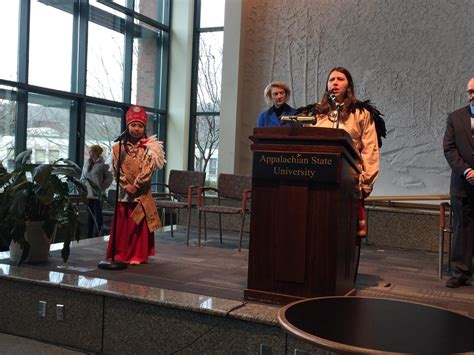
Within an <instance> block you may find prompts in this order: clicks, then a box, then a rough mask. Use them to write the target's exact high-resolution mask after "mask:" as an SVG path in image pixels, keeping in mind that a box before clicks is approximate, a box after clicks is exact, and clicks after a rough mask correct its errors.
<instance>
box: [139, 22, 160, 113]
mask: <svg viewBox="0 0 474 355" xmlns="http://www.w3.org/2000/svg"><path fill="white" fill-rule="evenodd" d="M139 23H140V22H139ZM134 33H135V38H134V39H133V59H132V63H133V68H132V103H136V104H139V105H143V106H148V107H154V106H155V102H157V103H159V100H155V97H156V90H155V89H156V88H158V87H159V86H160V82H161V79H160V77H161V74H162V68H161V63H162V55H163V53H162V51H161V50H160V49H161V45H162V43H161V31H159V30H157V29H155V28H153V27H151V26H149V25H147V24H145V23H143V22H141V23H140V24H139V25H138V24H137V25H135V31H134ZM159 108H161V107H159Z"/></svg>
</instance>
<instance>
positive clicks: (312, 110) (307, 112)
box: [296, 104, 317, 116]
mask: <svg viewBox="0 0 474 355" xmlns="http://www.w3.org/2000/svg"><path fill="white" fill-rule="evenodd" d="M296 114H297V115H299V116H316V114H317V112H316V104H310V105H307V106H302V107H298V108H297V109H296Z"/></svg>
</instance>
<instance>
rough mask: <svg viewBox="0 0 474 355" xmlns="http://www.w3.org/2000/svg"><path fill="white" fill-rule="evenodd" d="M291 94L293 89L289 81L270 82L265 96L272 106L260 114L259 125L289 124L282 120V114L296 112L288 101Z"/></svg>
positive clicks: (286, 114) (276, 125)
mask: <svg viewBox="0 0 474 355" xmlns="http://www.w3.org/2000/svg"><path fill="white" fill-rule="evenodd" d="M290 95H291V90H290V87H289V86H288V84H287V83H285V82H283V81H272V82H271V83H270V84H268V85H267V86H266V88H265V90H264V91H263V96H264V99H265V102H266V103H267V105H268V106H271V107H270V108H269V109H268V110H266V111H263V112H261V113H260V114H259V115H258V120H257V127H259V128H261V127H279V126H286V125H289V123H285V122H282V121H281V116H291V115H294V114H296V109H294V108H293V107H291V106H290V105H288V104H287V103H286V102H287V101H288V99H289V98H290Z"/></svg>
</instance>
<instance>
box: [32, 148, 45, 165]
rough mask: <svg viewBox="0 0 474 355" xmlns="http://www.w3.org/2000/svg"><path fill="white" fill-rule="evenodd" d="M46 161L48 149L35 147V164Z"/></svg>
mask: <svg viewBox="0 0 474 355" xmlns="http://www.w3.org/2000/svg"><path fill="white" fill-rule="evenodd" d="M45 162H46V149H35V150H34V152H33V161H32V163H33V164H44V163H45Z"/></svg>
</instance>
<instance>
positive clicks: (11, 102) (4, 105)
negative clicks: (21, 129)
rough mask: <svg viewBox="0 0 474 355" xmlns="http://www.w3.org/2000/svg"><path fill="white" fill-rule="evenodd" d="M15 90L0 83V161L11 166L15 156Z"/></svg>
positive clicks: (6, 166) (6, 165)
mask: <svg viewBox="0 0 474 355" xmlns="http://www.w3.org/2000/svg"><path fill="white" fill-rule="evenodd" d="M16 93H17V92H16V91H15V90H14V89H13V88H11V87H9V86H3V85H0V162H2V164H3V166H4V167H5V168H7V169H8V168H9V167H11V168H13V165H12V163H13V160H14V158H15V128H16V107H17V102H16Z"/></svg>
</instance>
